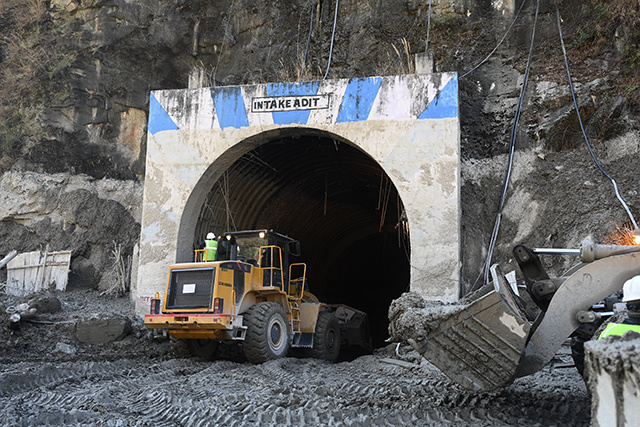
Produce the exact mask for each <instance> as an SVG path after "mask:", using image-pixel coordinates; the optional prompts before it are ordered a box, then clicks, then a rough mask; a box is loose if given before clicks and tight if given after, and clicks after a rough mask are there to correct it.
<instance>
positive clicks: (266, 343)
mask: <svg viewBox="0 0 640 427" xmlns="http://www.w3.org/2000/svg"><path fill="white" fill-rule="evenodd" d="M243 318H244V324H245V326H246V327H247V333H246V336H245V339H244V342H243V343H242V349H243V351H244V354H245V356H246V357H247V359H248V360H249V362H251V363H263V362H266V361H267V360H273V359H279V358H281V357H284V356H286V354H287V351H288V350H289V322H288V321H287V315H286V313H285V311H284V308H282V306H281V305H280V304H277V303H275V302H269V301H267V302H259V303H257V304H255V305H253V306H251V307H250V308H249V310H247V312H246V313H244V315H243Z"/></svg>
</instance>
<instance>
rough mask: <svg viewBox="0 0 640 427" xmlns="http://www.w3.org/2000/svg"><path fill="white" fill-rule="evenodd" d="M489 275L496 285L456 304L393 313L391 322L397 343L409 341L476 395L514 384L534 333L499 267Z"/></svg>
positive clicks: (495, 266) (425, 305)
mask: <svg viewBox="0 0 640 427" xmlns="http://www.w3.org/2000/svg"><path fill="white" fill-rule="evenodd" d="M491 273H492V275H493V286H491V285H488V286H485V287H483V288H481V289H480V290H478V291H477V292H475V293H473V294H471V295H469V296H468V297H466V298H465V299H464V300H461V301H460V302H459V303H458V304H453V305H448V306H442V305H440V306H429V305H428V304H424V306H423V307H422V308H415V307H414V308H412V309H410V310H413V313H406V312H405V313H401V314H396V313H394V314H395V316H394V319H392V321H391V328H390V329H391V333H392V335H396V337H395V338H396V339H398V338H401V339H406V340H407V341H408V342H409V343H410V344H411V345H412V346H413V347H414V348H415V349H416V350H417V351H418V352H419V353H420V354H422V356H423V357H425V358H426V359H427V360H429V361H430V362H431V363H433V364H434V365H435V366H437V367H438V368H439V369H440V370H441V371H442V372H444V373H445V374H446V375H447V376H448V377H449V378H451V379H452V380H453V381H455V382H457V383H458V384H460V385H462V386H463V387H465V388H467V389H470V390H473V391H481V390H482V391H491V390H495V389H498V388H500V387H504V386H505V385H507V384H509V383H510V382H511V381H512V380H513V378H514V373H515V371H516V368H517V367H518V364H519V362H520V358H521V356H522V354H523V352H524V348H525V346H526V344H527V337H528V335H529V330H530V325H529V322H528V320H527V319H526V317H525V316H524V315H523V314H522V312H521V310H520V308H519V307H518V305H517V303H516V301H515V297H514V295H513V291H512V290H511V288H510V286H509V284H508V283H507V281H506V279H505V278H504V276H503V275H502V272H501V271H500V267H499V266H498V265H494V266H493V267H492V268H491ZM391 315H392V313H391V310H390V316H391ZM406 321H410V322H412V323H413V325H411V327H410V328H409V329H407V328H406V325H402V323H403V322H406ZM394 332H399V333H398V334H394ZM397 335H400V336H397Z"/></svg>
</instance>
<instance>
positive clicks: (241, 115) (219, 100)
mask: <svg viewBox="0 0 640 427" xmlns="http://www.w3.org/2000/svg"><path fill="white" fill-rule="evenodd" d="M211 98H212V99H213V105H214V107H215V109H216V113H217V115H218V122H219V123H220V127H221V128H222V129H224V128H236V129H239V128H241V127H245V126H249V119H248V118H247V111H246V109H245V107H244V99H243V97H242V88H240V86H229V87H220V88H212V89H211Z"/></svg>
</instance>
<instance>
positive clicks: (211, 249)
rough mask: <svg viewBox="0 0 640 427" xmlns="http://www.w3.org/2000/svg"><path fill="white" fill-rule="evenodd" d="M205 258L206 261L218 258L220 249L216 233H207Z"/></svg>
mask: <svg viewBox="0 0 640 427" xmlns="http://www.w3.org/2000/svg"><path fill="white" fill-rule="evenodd" d="M204 250H205V252H204V255H205V256H204V260H205V261H215V260H216V252H217V251H218V241H217V240H216V235H215V234H213V233H209V234H207V238H206V239H205V241H204Z"/></svg>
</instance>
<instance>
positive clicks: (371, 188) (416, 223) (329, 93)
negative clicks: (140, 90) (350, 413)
mask: <svg viewBox="0 0 640 427" xmlns="http://www.w3.org/2000/svg"><path fill="white" fill-rule="evenodd" d="M459 142H460V123H459V114H458V77H457V75H456V74H455V73H435V74H412V75H400V76H382V77H368V78H352V79H338V80H322V81H312V82H292V83H265V84H256V85H246V86H221V87H211V88H195V89H175V90H162V91H153V92H152V93H151V94H150V101H149V124H148V138H147V152H146V166H145V180H144V195H143V206H142V220H141V233H140V245H139V251H138V262H137V263H136V264H135V267H137V271H134V272H133V273H132V276H133V277H135V281H134V282H133V283H132V290H133V291H134V292H132V297H133V298H134V301H135V304H136V312H137V313H138V314H144V313H147V312H148V310H149V301H150V300H151V299H152V298H154V296H155V295H156V293H157V294H159V295H160V297H162V295H163V293H164V289H165V283H166V272H167V268H168V266H169V265H171V264H174V263H176V262H191V261H192V260H193V249H194V248H195V247H196V246H197V245H198V244H199V243H200V242H201V241H202V240H203V239H204V237H205V236H206V233H207V232H209V231H213V232H214V233H216V234H221V233H223V232H225V231H233V230H242V229H258V228H266V229H273V230H275V231H278V232H280V233H283V234H286V235H288V236H290V237H292V238H294V239H296V240H299V241H300V242H301V246H302V256H301V257H300V259H299V260H296V261H301V262H305V263H306V264H307V266H308V267H307V268H308V270H307V277H308V281H309V286H310V290H311V292H313V293H314V294H316V295H317V296H318V298H319V299H320V300H321V301H323V302H326V303H342V304H346V305H349V306H352V307H354V308H357V309H360V310H362V311H365V312H367V313H368V314H369V318H370V326H371V331H372V337H373V339H374V344H375V345H376V346H380V345H383V343H384V340H385V339H386V338H387V336H388V333H387V325H388V320H387V311H388V307H389V304H390V302H391V301H392V300H393V299H395V298H396V297H398V296H400V295H401V294H402V293H403V292H405V291H413V292H417V293H419V294H420V295H422V296H423V297H425V298H427V299H432V300H440V301H449V302H452V301H455V300H457V299H458V297H459V290H460V289H459V285H458V283H459V270H460V253H459V252H460V251H459V246H460V206H459V192H460V167H459V165H460V158H459ZM134 270H135V269H134Z"/></svg>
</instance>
